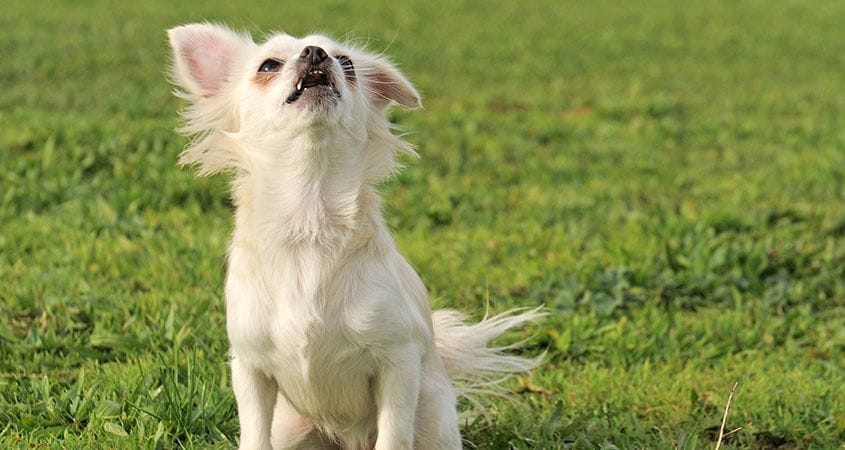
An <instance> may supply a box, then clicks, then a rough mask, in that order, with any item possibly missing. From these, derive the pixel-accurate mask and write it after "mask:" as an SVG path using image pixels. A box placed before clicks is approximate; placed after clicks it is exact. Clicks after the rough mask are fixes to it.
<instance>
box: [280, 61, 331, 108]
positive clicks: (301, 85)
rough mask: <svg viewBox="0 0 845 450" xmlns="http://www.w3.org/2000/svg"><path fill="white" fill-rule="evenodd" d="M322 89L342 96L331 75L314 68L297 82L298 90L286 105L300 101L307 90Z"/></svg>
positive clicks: (291, 95)
mask: <svg viewBox="0 0 845 450" xmlns="http://www.w3.org/2000/svg"><path fill="white" fill-rule="evenodd" d="M321 87H324V88H328V89H329V90H331V92H332V93H333V94H335V95H336V96H340V93H339V92H338V91H337V89H335V86H334V83H333V82H332V80H331V77H329V74H328V73H327V72H326V71H325V70H323V69H320V68H316V67H312V68H310V69H308V71H307V72H306V73H305V75H303V76H302V77H301V78H300V79H299V81H297V82H296V89H295V90H294V91H293V93H291V94H290V95H289V96H288V98H287V100H285V103H293V102H295V101H297V100H299V97H301V96H302V94H304V93H305V92H306V91H307V90H309V89H319V88H321Z"/></svg>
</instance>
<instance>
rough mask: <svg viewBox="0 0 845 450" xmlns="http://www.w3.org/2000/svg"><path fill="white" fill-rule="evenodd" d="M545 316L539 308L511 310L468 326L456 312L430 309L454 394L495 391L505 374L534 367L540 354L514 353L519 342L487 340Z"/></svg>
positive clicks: (541, 358) (541, 356)
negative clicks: (498, 344) (499, 343)
mask: <svg viewBox="0 0 845 450" xmlns="http://www.w3.org/2000/svg"><path fill="white" fill-rule="evenodd" d="M545 315H546V312H545V310H544V309H543V308H535V309H513V310H510V311H507V312H504V313H501V314H498V315H496V316H493V317H485V318H484V319H483V320H482V321H481V322H478V323H476V324H472V325H470V324H468V323H467V322H466V319H465V318H464V316H463V315H462V314H461V313H459V312H458V311H455V310H451V309H441V310H438V311H434V313H433V314H432V319H433V321H434V342H435V344H436V345H437V350H438V353H439V354H440V358H441V359H442V360H443V364H444V365H445V366H446V373H447V374H448V375H449V378H450V379H451V380H452V384H453V385H454V387H455V391H456V393H457V394H458V395H459V396H464V397H467V398H468V399H469V400H470V401H473V399H472V395H473V394H498V393H501V388H499V384H500V383H501V382H502V381H503V380H504V379H506V378H507V377H508V376H510V375H511V374H514V373H519V372H527V371H529V370H531V369H533V368H534V367H537V365H539V364H540V363H541V362H542V361H543V358H544V355H540V356H537V357H535V358H523V357H520V356H515V355H513V354H510V351H512V350H514V349H515V348H517V347H518V346H519V345H520V344H521V343H517V344H513V345H508V346H502V347H495V346H491V345H490V341H491V340H493V339H494V338H496V337H498V336H499V335H501V334H502V333H504V332H505V331H508V330H510V329H513V328H518V327H520V326H522V325H524V324H526V323H528V322H534V321H536V320H537V319H539V318H541V317H543V316H545ZM473 403H474V402H473Z"/></svg>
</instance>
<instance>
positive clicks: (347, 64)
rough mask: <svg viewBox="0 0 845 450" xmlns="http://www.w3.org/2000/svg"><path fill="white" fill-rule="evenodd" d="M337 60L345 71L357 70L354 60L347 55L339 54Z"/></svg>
mask: <svg viewBox="0 0 845 450" xmlns="http://www.w3.org/2000/svg"><path fill="white" fill-rule="evenodd" d="M337 62H339V63H340V67H341V68H342V69H343V73H349V72H353V73H354V72H355V66H353V65H352V60H351V59H349V57H348V56H346V55H337Z"/></svg>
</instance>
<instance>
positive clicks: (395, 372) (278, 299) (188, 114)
mask: <svg viewBox="0 0 845 450" xmlns="http://www.w3.org/2000/svg"><path fill="white" fill-rule="evenodd" d="M169 36H170V42H171V45H172V47H173V54H174V71H173V74H174V79H175V82H176V83H177V84H178V85H179V86H180V87H181V88H182V89H183V91H182V92H177V95H179V96H181V97H182V98H184V99H186V100H187V102H188V107H187V109H186V110H185V111H184V112H183V116H184V119H185V125H184V127H183V128H182V131H183V132H184V133H186V134H189V135H193V136H195V139H194V141H193V142H192V143H191V145H189V147H188V148H187V149H186V150H185V152H184V153H183V154H182V157H181V162H182V163H183V164H192V165H196V166H197V167H198V170H199V173H200V174H203V175H210V174H213V173H217V172H221V171H229V172H231V173H232V174H233V175H234V179H233V182H232V196H233V199H234V203H235V205H236V207H237V209H236V212H235V230H234V235H233V237H232V243H231V247H230V252H229V270H228V276H227V279H226V311H227V328H228V333H229V339H230V342H231V352H232V358H233V359H232V384H233V387H234V391H235V396H236V399H237V403H238V414H239V419H240V423H241V442H240V446H241V448H243V449H268V448H324V447H327V448H344V449H366V448H375V449H382V450H386V449H391V450H396V449H410V448H420V449H434V448H438V449H441V448H442V449H455V448H460V447H461V439H460V434H459V430H458V416H457V412H456V407H455V404H456V395H458V394H465V393H467V392H471V391H473V390H478V389H481V390H484V389H485V388H486V387H488V386H490V385H491V383H493V382H495V381H497V379H498V378H501V376H502V374H503V373H512V372H521V371H526V370H529V369H530V368H532V367H533V366H535V365H536V364H537V363H538V362H539V360H537V359H535V360H526V359H522V358H519V357H516V356H510V355H507V354H505V351H506V350H507V348H488V342H489V341H490V340H491V339H493V338H495V337H496V336H498V335H500V334H501V333H503V332H504V331H506V330H508V329H510V328H514V327H518V326H520V325H522V324H524V323H525V322H527V321H531V320H534V319H536V318H538V317H540V316H541V315H542V312H541V311H539V310H537V309H535V310H529V311H522V312H510V313H505V314H504V315H500V316H496V317H492V318H489V319H486V320H484V321H482V322H480V323H478V324H475V325H467V324H466V323H465V322H464V320H463V318H462V317H461V316H460V315H459V314H458V313H456V312H454V311H436V312H434V314H432V312H431V310H430V307H429V304H428V296H427V292H426V289H425V287H424V286H423V284H422V282H421V280H420V278H419V276H418V275H417V274H416V273H415V272H414V270H413V268H412V267H411V265H410V264H409V263H408V262H407V261H406V260H405V259H404V258H403V257H402V256H401V255H400V254H399V252H398V251H397V249H396V245H395V244H394V242H393V239H392V237H391V236H390V234H389V232H388V230H387V227H386V226H385V224H384V221H383V219H382V217H381V212H380V198H379V195H378V193H377V191H376V189H375V186H376V185H377V184H378V183H379V182H380V181H381V180H383V179H384V178H385V177H387V176H389V175H390V174H392V173H393V172H394V171H395V170H396V164H395V162H394V161H395V153H396V152H397V151H398V152H406V153H413V150H412V149H411V148H410V146H409V145H408V144H407V143H405V142H404V141H402V140H401V139H399V138H398V137H396V136H394V135H393V134H392V133H391V126H390V123H389V122H388V120H387V119H386V117H385V109H386V107H387V106H388V105H389V103H390V102H396V103H398V104H400V105H402V106H405V107H417V106H419V105H420V101H419V95H418V94H417V92H416V90H414V88H413V86H412V85H411V84H410V83H409V82H408V81H407V80H406V79H405V78H404V77H403V76H402V75H401V74H400V73H399V72H398V71H397V70H396V69H395V68H394V67H393V66H392V65H391V64H390V63H389V62H388V61H387V60H386V59H384V58H382V57H380V56H376V55H372V54H369V53H366V52H365V51H363V50H361V49H359V48H356V47H353V46H350V45H343V44H338V43H336V42H333V41H331V40H330V39H328V38H326V37H323V36H309V37H306V38H303V39H296V38H293V37H291V36H288V35H285V34H277V35H275V36H273V37H271V38H270V39H269V40H268V41H266V42H265V43H263V44H261V45H257V44H255V43H254V42H253V41H252V40H251V38H249V37H248V36H245V35H241V34H237V33H235V32H232V31H230V30H228V29H226V28H223V27H220V26H217V25H211V24H192V25H187V26H181V27H177V28H174V29H172V30H170V31H169ZM307 45H316V46H319V47H321V48H323V49H325V51H326V52H327V53H328V54H329V55H333V56H336V55H339V54H344V55H347V56H349V57H350V59H351V60H352V62H353V64H354V67H355V75H356V78H355V80H354V81H349V80H347V79H345V78H344V75H343V72H342V70H341V67H340V65H339V63H338V62H337V61H336V60H333V62H332V63H331V64H332V66H331V68H330V72H331V74H330V76H331V77H332V80H333V81H334V82H335V86H336V89H337V98H336V99H335V100H332V101H326V102H322V103H321V102H320V101H317V100H313V99H314V97H313V96H312V97H307V96H305V95H303V97H302V98H300V99H299V100H297V101H296V102H293V103H289V104H288V103H285V99H286V98H287V97H288V96H289V95H290V94H291V92H292V90H293V86H295V85H296V81H297V79H298V75H297V73H295V70H294V66H295V64H294V62H295V61H297V57H298V55H299V54H300V52H301V51H302V49H303V48H304V47H305V46H307ZM267 58H277V59H280V60H285V61H286V63H285V64H284V66H282V68H281V70H279V71H278V73H275V74H271V75H267V76H269V77H270V78H264V79H262V80H263V82H258V81H256V80H257V78H256V76H257V75H256V72H257V69H258V67H260V66H261V64H262V62H263V61H265V60H266V59H267ZM306 92H307V91H306ZM311 92H319V91H316V90H315V91H311ZM306 97H307V98H306ZM497 373H498V374H499V375H498V376H497V375H496V374H497Z"/></svg>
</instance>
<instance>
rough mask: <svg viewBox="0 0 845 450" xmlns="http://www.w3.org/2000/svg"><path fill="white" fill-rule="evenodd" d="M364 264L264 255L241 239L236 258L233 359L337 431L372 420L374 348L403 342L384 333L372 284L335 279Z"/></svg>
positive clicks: (309, 255)
mask: <svg viewBox="0 0 845 450" xmlns="http://www.w3.org/2000/svg"><path fill="white" fill-rule="evenodd" d="M362 253H363V254H364V255H365V253H366V252H362ZM268 258H270V259H271V260H268ZM362 259H366V256H361V255H357V256H355V255H353V256H352V257H351V258H349V260H345V261H342V262H336V261H325V260H321V259H320V257H319V255H318V254H317V253H314V252H312V251H309V250H307V249H306V250H303V251H302V252H301V253H300V252H292V253H285V252H280V253H277V254H275V255H274V256H271V257H266V256H263V255H261V254H260V253H259V252H258V251H257V250H255V249H253V248H249V246H246V245H239V244H238V241H237V239H236V241H235V243H234V244H233V248H232V252H231V254H230V267H229V275H228V278H227V285H226V297H227V322H228V323H227V326H228V332H229V339H230V341H231V345H232V351H233V354H234V356H235V357H236V358H242V359H243V360H244V361H245V362H246V363H247V364H249V365H251V366H253V367H256V368H259V369H260V370H261V371H262V372H264V373H265V374H266V375H267V376H268V377H270V378H272V379H274V380H275V381H276V383H277V385H278V388H279V392H280V393H281V394H282V395H284V397H285V398H286V399H287V400H288V402H289V403H290V404H291V405H293V406H294V408H296V410H297V411H298V412H300V414H303V415H304V416H306V417H308V418H310V419H314V420H315V421H317V422H319V423H322V424H326V425H328V426H330V427H332V428H335V427H336V428H340V429H344V428H348V427H354V426H356V425H358V424H361V425H363V423H366V422H371V421H372V420H373V417H374V416H375V401H374V399H373V383H374V382H375V375H376V373H377V368H378V365H377V359H376V356H375V355H374V353H373V351H372V349H373V348H374V347H378V346H380V345H382V344H380V343H379V342H380V341H383V340H385V339H386V338H387V339H390V338H394V339H395V338H397V337H396V336H392V337H386V336H384V334H385V327H384V326H383V325H382V324H383V322H382V320H384V317H377V314H378V311H380V310H383V309H384V308H379V307H378V306H377V303H379V302H380V300H381V299H380V298H379V295H378V292H377V290H375V289H373V288H372V287H370V286H369V283H368V282H367V280H356V281H357V282H355V283H350V282H348V280H350V277H349V276H346V275H344V276H333V274H334V273H337V272H344V273H346V274H347V275H348V273H349V272H350V271H352V270H354V268H355V267H356V266H357V265H360V264H364V262H363V261H362ZM339 280H346V281H344V282H341V281H339ZM363 292H370V294H372V295H362V293H363ZM362 298H363V299H366V300H360V301H358V300H356V301H354V302H353V301H352V300H351V299H362Z"/></svg>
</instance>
